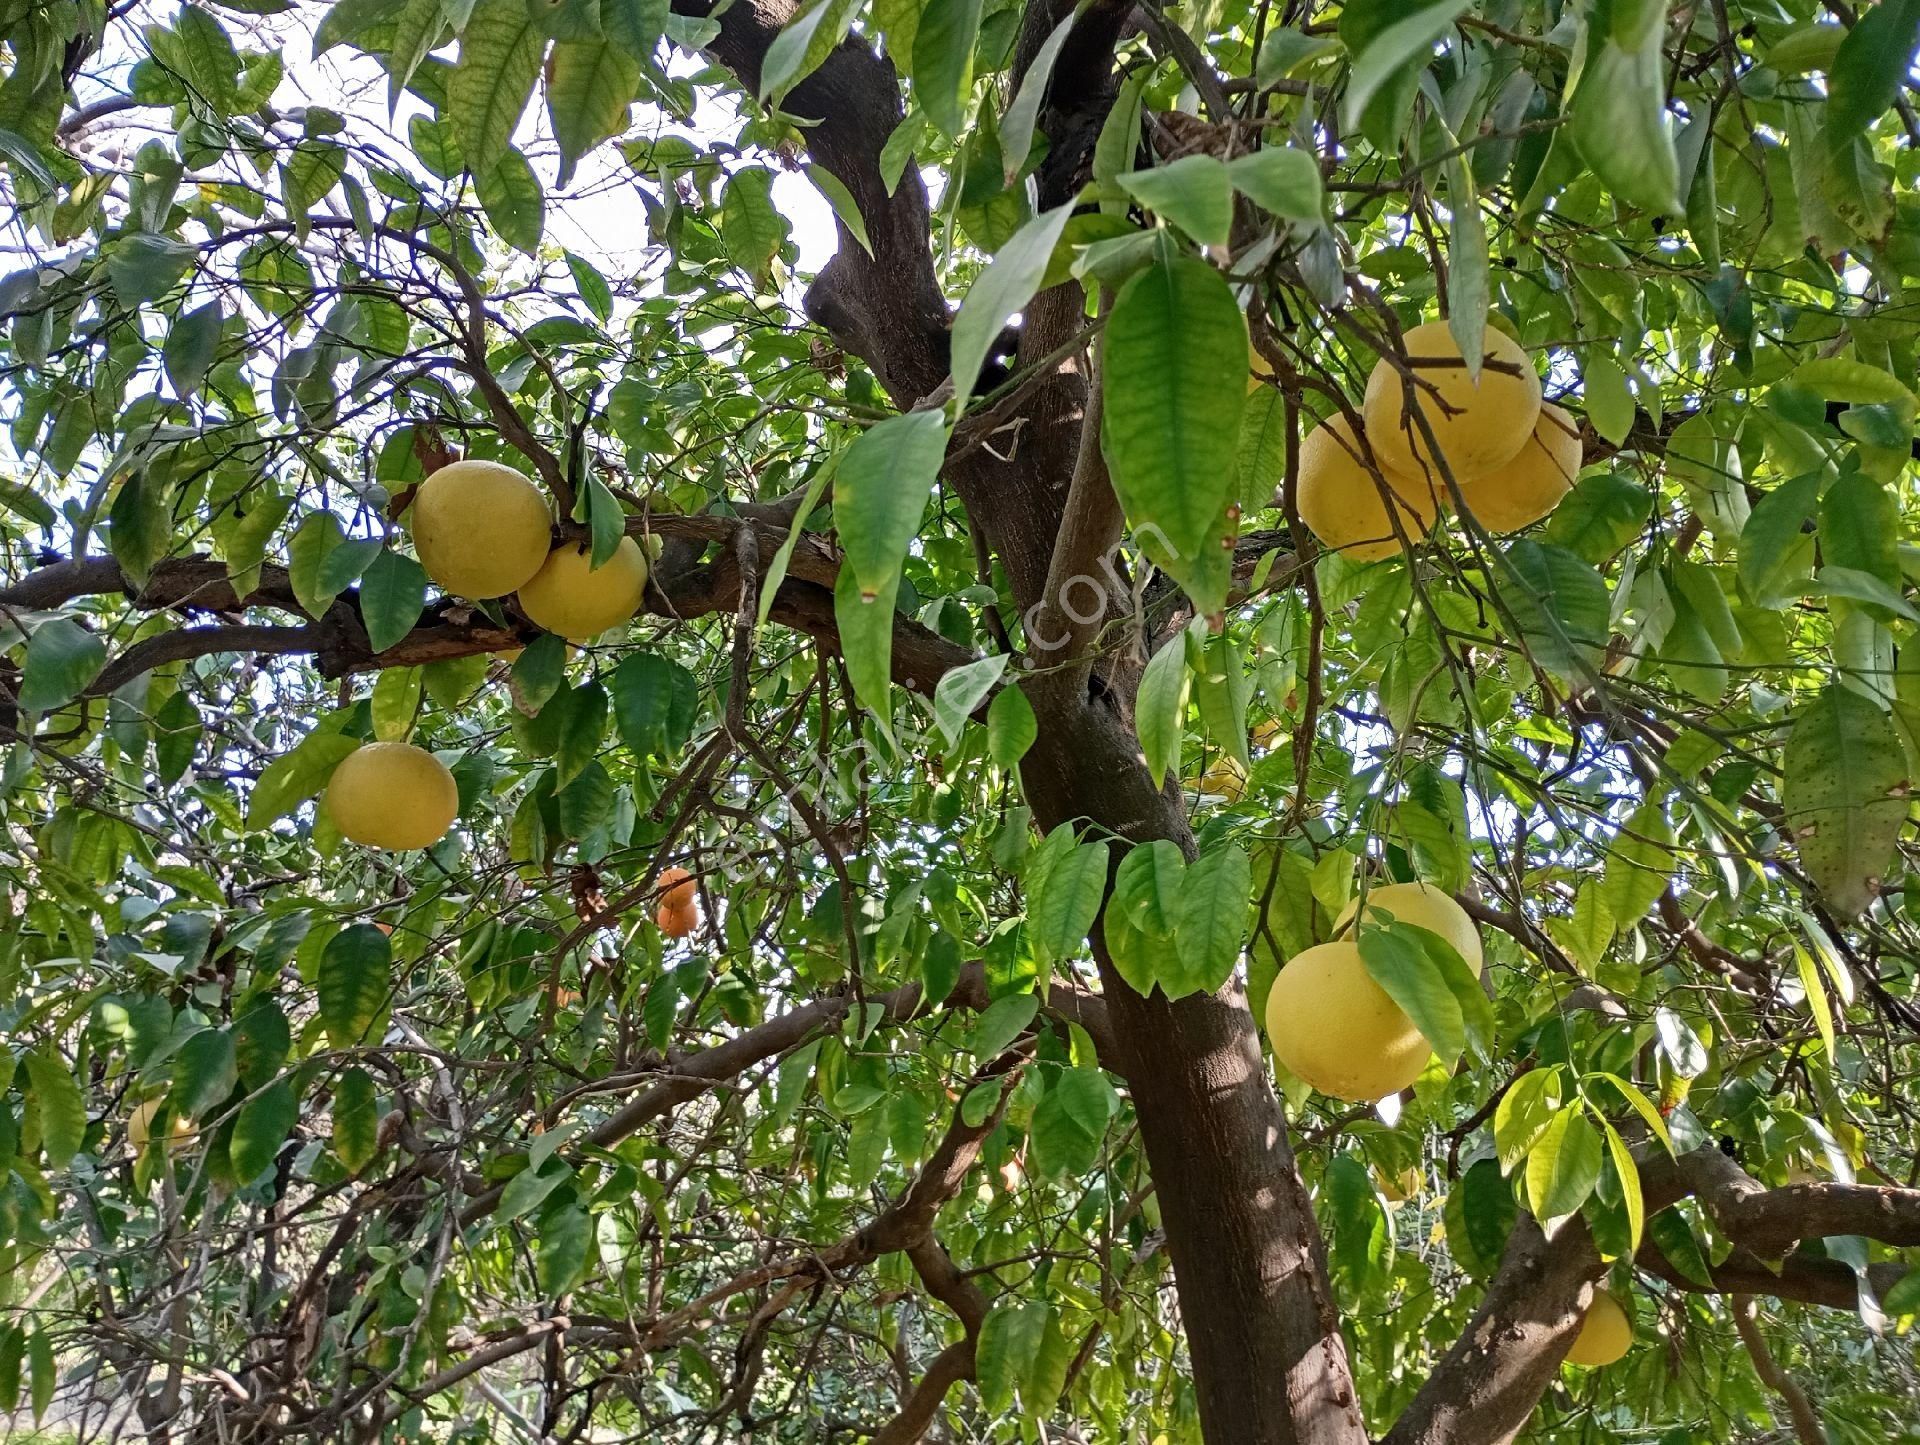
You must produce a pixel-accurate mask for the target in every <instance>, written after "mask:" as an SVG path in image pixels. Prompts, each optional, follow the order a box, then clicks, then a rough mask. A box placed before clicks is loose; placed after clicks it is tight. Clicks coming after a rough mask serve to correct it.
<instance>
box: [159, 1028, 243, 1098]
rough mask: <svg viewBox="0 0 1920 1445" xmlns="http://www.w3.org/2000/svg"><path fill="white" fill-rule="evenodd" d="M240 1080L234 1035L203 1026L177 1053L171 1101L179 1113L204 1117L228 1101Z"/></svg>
mask: <svg viewBox="0 0 1920 1445" xmlns="http://www.w3.org/2000/svg"><path fill="white" fill-rule="evenodd" d="M239 1082H240V1068H239V1063H238V1059H237V1056H236V1054H235V1052H234V1047H233V1035H232V1034H231V1033H229V1032H228V1031H227V1030H225V1029H201V1030H200V1032H198V1033H197V1034H195V1035H193V1037H191V1038H189V1039H188V1040H187V1041H186V1042H185V1043H184V1044H182V1045H181V1046H180V1050H179V1052H178V1053H176V1054H175V1055H174V1056H173V1091H172V1093H171V1094H170V1095H169V1096H168V1102H169V1104H170V1105H171V1107H172V1109H173V1112H174V1113H175V1115H177V1116H179V1117H181V1118H185V1119H202V1118H205V1117H206V1116H207V1115H208V1114H210V1113H211V1112H212V1111H213V1110H215V1109H217V1108H219V1107H220V1105H222V1104H224V1103H225V1102H226V1100H227V1096H228V1095H229V1094H231V1093H232V1092H233V1087H234V1085H235V1084H237V1083H239Z"/></svg>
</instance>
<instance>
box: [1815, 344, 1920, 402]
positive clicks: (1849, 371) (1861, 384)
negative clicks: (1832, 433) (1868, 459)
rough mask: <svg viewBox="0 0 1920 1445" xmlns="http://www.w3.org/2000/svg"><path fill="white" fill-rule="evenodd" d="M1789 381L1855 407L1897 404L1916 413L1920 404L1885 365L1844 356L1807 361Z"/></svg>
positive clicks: (1829, 399) (1831, 399)
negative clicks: (1881, 365) (1915, 410)
mask: <svg viewBox="0 0 1920 1445" xmlns="http://www.w3.org/2000/svg"><path fill="white" fill-rule="evenodd" d="M1788 381H1789V382H1790V383H1791V384H1792V385H1794V386H1798V387H1805V388H1807V389H1808V390H1810V391H1816V392H1818V393H1819V394H1820V395H1821V396H1823V397H1825V398H1826V399H1827V400H1828V401H1844V402H1847V403H1848V404H1849V405H1853V406H1876V405H1878V406H1893V407H1898V408H1902V409H1904V410H1905V411H1906V414H1907V415H1908V416H1912V415H1913V414H1914V409H1915V407H1916V406H1917V405H1920V401H1916V398H1915V397H1914V394H1913V392H1912V391H1911V390H1909V389H1908V388H1907V386H1906V385H1905V384H1904V383H1902V382H1901V381H1900V380H1899V379H1898V378H1896V377H1895V376H1893V375H1892V374H1891V373H1890V372H1888V371H1886V370H1885V369H1884V368H1881V367H1878V366H1870V365H1868V364H1867V363H1866V362H1864V361H1854V360H1852V359H1850V358H1848V357H1844V356H1823V357H1818V358H1816V359H1815V360H1813V361H1803V362H1802V363H1801V364H1800V365H1799V366H1797V367H1795V368H1794V369H1793V373H1792V375H1791V376H1789V377H1788Z"/></svg>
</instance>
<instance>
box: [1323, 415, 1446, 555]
mask: <svg viewBox="0 0 1920 1445" xmlns="http://www.w3.org/2000/svg"><path fill="white" fill-rule="evenodd" d="M1363 450H1364V449H1363V448H1362V447H1361V445H1360V443H1359V441H1358V440H1357V439H1356V438H1355V436H1354V432H1353V426H1352V424H1351V423H1350V422H1349V421H1348V420H1347V419H1346V417H1345V416H1343V415H1341V414H1339V413H1337V412H1336V413H1335V414H1334V415H1333V416H1332V417H1330V418H1328V419H1327V421H1326V422H1325V423H1324V424H1323V425H1321V426H1318V427H1315V428H1314V429H1313V431H1312V432H1311V433H1309V434H1308V436H1307V439H1306V440H1305V441H1303V442H1301V443H1300V477H1299V492H1298V500H1299V504H1300V520H1301V521H1303V522H1305V523H1306V524H1307V526H1309V527H1310V528H1312V529H1313V535H1314V536H1316V537H1318V538H1319V539H1320V542H1321V545H1322V546H1324V547H1327V548H1329V549H1330V550H1332V551H1336V552H1339V553H1341V554H1342V555H1343V556H1347V557H1351V558H1352V559H1353V560H1354V561H1356V562H1374V561H1378V560H1379V559H1380V558H1382V557H1391V556H1393V555H1394V553H1396V552H1398V551H1399V550H1400V542H1399V539H1398V538H1396V537H1395V536H1394V529H1393V523H1392V522H1391V521H1389V520H1388V517H1387V504H1386V501H1385V500H1384V499H1383V498H1382V496H1381V494H1380V485H1379V483H1378V482H1376V481H1375V480H1374V476H1373V473H1372V472H1371V471H1369V470H1368V469H1367V466H1366V464H1365V463H1364V462H1363V461H1362V460H1361V456H1362V453H1363ZM1381 470H1382V475H1383V476H1385V478H1386V482H1387V487H1388V489H1389V491H1390V493H1391V495H1392V496H1393V498H1394V499H1395V502H1396V505H1395V507H1394V511H1395V512H1396V513H1397V514H1398V520H1399V523H1400V530H1401V531H1402V532H1404V533H1405V534H1406V536H1407V539H1408V540H1409V541H1415V542H1417V541H1418V540H1419V539H1420V538H1422V537H1424V536H1425V535H1426V534H1427V528H1429V527H1431V526H1432V525H1433V519H1434V517H1435V516H1436V515H1437V514H1438V511H1439V508H1438V506H1437V504H1436V502H1435V500H1434V498H1433V495H1432V494H1431V493H1430V492H1429V491H1428V490H1427V489H1426V488H1425V487H1423V486H1420V485H1417V484H1415V483H1412V482H1409V481H1406V480H1405V479H1403V478H1400V477H1397V476H1395V475H1394V474H1393V473H1392V472H1390V471H1387V470H1386V469H1385V468H1384V467H1383V468H1382V469H1381Z"/></svg>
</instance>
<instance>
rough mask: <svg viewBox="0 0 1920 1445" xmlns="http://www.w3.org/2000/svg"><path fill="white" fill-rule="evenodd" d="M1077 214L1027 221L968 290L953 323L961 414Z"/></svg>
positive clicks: (1059, 212) (1068, 209)
mask: <svg viewBox="0 0 1920 1445" xmlns="http://www.w3.org/2000/svg"><path fill="white" fill-rule="evenodd" d="M1072 213H1073V207H1072V206H1070V205H1068V206H1055V207H1054V208H1053V209H1052V210H1051V211H1043V212H1042V213H1041V214H1040V215H1037V216H1035V217H1034V218H1033V219H1032V220H1030V221H1028V222H1027V223H1026V224H1025V225H1024V226H1022V227H1021V228H1020V229H1019V230H1017V231H1015V232H1014V233H1013V236H1012V238H1011V239H1010V240H1009V241H1008V242H1007V243H1006V245H1004V246H1002V247H1001V248H1000V250H999V251H998V252H997V253H996V254H995V255H994V258H993V260H992V262H991V263H990V264H989V265H988V266H987V268H986V270H984V271H982V272H981V273H980V275H979V277H978V279H976V280H975V281H974V283H973V285H972V286H970V287H969V288H968V289H967V299H966V300H965V301H963V302H961V303H960V311H959V314H958V315H957V316H955V317H954V319H953V394H954V396H955V398H956V399H957V400H958V402H959V405H960V409H961V410H962V411H964V410H965V409H966V404H967V402H968V400H969V399H971V397H972V395H973V384H974V382H975V381H976V380H978V379H979V376H980V366H981V363H982V362H984V361H985V360H986V359H987V353H988V352H989V351H990V350H991V349H992V347H993V343H994V342H995V341H996V340H997V339H998V338H999V335H1000V332H1001V330H1002V329H1003V328H1004V327H1005V326H1006V324H1007V322H1008V321H1010V320H1011V319H1012V318H1013V315H1014V313H1015V312H1017V311H1019V310H1020V309H1021V308H1022V307H1024V306H1025V305H1026V304H1027V303H1028V302H1029V301H1031V300H1032V299H1033V295H1034V292H1036V291H1037V290H1039V289H1040V278H1041V277H1043V276H1044V275H1046V271H1047V260H1048V258H1049V257H1050V256H1052V255H1053V248H1054V246H1055V245H1057V244H1058V243H1059V240H1060V233H1061V231H1062V230H1064V229H1065V228H1066V224H1067V220H1068V218H1069V217H1070V216H1071V215H1072ZM883 425H884V423H883Z"/></svg>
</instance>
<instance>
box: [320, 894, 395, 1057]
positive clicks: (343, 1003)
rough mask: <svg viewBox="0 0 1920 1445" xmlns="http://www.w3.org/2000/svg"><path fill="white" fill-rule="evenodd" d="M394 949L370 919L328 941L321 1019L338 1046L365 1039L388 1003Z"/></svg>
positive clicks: (353, 1045)
mask: <svg viewBox="0 0 1920 1445" xmlns="http://www.w3.org/2000/svg"><path fill="white" fill-rule="evenodd" d="M392 968H393V949H392V946H391V945H390V944H389V943H388V942H387V936H386V934H384V933H382V932H381V931H380V930H379V929H377V928H375V927H374V926H373V925H372V924H371V923H356V924H353V925H352V926H350V927H348V928H343V929H341V930H340V932H338V933H336V934H334V936H333V937H332V938H330V939H328V940H327V946H326V948H325V949H324V950H323V951H322V952H321V954H320V966H319V974H318V980H317V981H318V984H319V1007H320V1021H321V1023H323V1024H324V1025H326V1030H327V1037H328V1039H329V1040H330V1041H331V1042H332V1044H333V1046H334V1047H335V1048H337V1049H348V1048H356V1047H358V1046H360V1045H361V1044H364V1043H366V1042H367V1038H366V1034H367V1031H368V1030H369V1029H370V1028H372V1027H373V1021H374V1020H375V1019H377V1018H379V1017H380V1014H381V1012H382V1011H383V1010H384V1009H385V1008H386V1006H387V992H388V989H389V988H390V987H391V974H392Z"/></svg>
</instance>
